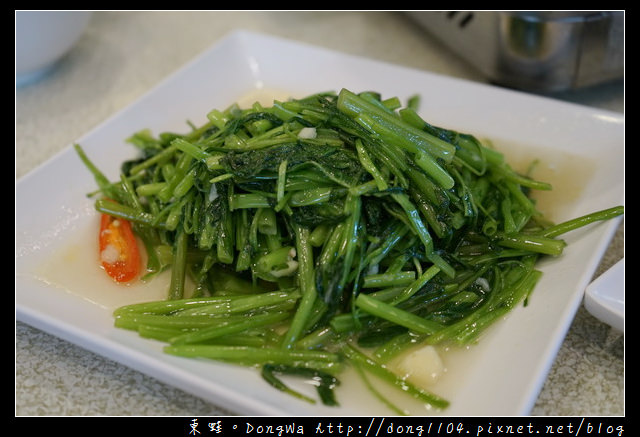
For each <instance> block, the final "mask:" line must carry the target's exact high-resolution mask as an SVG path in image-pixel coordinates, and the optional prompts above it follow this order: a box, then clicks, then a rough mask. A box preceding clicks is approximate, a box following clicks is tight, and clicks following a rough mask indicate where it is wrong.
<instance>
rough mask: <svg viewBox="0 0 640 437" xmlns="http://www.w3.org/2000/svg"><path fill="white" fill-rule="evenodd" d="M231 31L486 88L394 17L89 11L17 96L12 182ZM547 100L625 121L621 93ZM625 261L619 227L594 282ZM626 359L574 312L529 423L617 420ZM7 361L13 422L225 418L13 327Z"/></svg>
mask: <svg viewBox="0 0 640 437" xmlns="http://www.w3.org/2000/svg"><path fill="white" fill-rule="evenodd" d="M234 29H246V30H254V31H258V32H264V33H268V34H272V35H276V36H282V37H286V38H291V39H294V40H298V41H302V42H306V43H311V44H314V45H318V46H323V47H327V48H329V49H334V50H338V51H342V52H345V53H349V54H356V55H363V56H367V57H370V58H372V59H376V60H381V61H385V62H391V63H395V64H399V65H404V66H408V67H412V68H419V69H423V70H426V71H432V72H436V73H441V74H447V75H451V76H454V77H460V78H463V79H468V80H473V81H478V82H486V79H485V78H483V77H482V76H481V75H479V74H478V73H477V72H475V71H474V70H473V69H472V68H470V66H468V65H467V64H465V62H464V61H462V60H460V59H458V58H457V57H456V56H455V55H453V54H452V53H450V52H449V51H447V50H446V49H445V48H443V47H442V46H441V45H440V44H439V43H438V42H437V41H435V40H434V39H433V38H431V37H430V36H429V35H428V34H426V33H424V32H423V31H422V30H421V29H419V28H418V27H416V26H415V24H414V23H413V22H412V21H411V20H410V19H408V18H407V17H406V16H405V15H404V14H402V13H399V12H382V11H380V12H364V11H351V12H342V11H320V12H308V11H301V12H287V11H261V12H257V11H256V12H251V11H248V12H247V11H237V12H234V11H198V12H117V11H112V12H95V13H94V14H93V16H92V19H91V21H90V23H89V26H88V28H87V29H86V32H85V33H84V35H83V36H82V38H81V40H80V41H79V43H78V44H77V45H76V46H75V47H74V48H73V50H72V51H71V52H70V53H69V54H68V55H67V56H66V57H65V58H64V59H63V60H62V61H61V62H60V63H59V65H57V66H56V68H55V69H54V70H52V71H51V72H50V73H49V75H48V76H46V77H44V78H43V79H42V80H40V81H39V82H37V83H33V84H30V85H28V86H24V87H20V88H17V89H16V150H15V152H16V167H15V168H16V179H18V178H20V177H21V176H23V175H25V174H26V173H27V172H28V171H29V170H31V169H33V168H35V167H37V166H38V165H39V164H41V163H43V162H45V161H46V160H47V159H49V158H50V157H51V156H52V155H54V154H55V153H57V152H58V151H60V150H61V149H62V148H64V147H66V146H67V145H68V144H70V143H71V142H73V141H74V140H75V139H77V138H78V137H80V136H81V135H83V134H85V133H86V132H87V131H89V130H90V129H91V128H93V127H95V126H96V125H98V124H99V123H100V122H101V121H103V120H105V119H106V118H108V117H109V116H110V115H112V114H113V113H115V112H117V111H118V110H120V109H122V108H124V107H125V106H127V105H128V104H130V103H132V102H134V101H135V100H136V99H137V98H138V97H140V96H141V95H142V94H143V93H145V92H146V91H148V90H149V89H150V88H152V87H153V86H154V85H156V84H157V83H158V82H159V81H160V80H161V79H163V78H164V77H165V76H167V75H168V74H170V73H172V72H173V71H174V70H176V69H177V68H178V67H180V66H181V65H183V64H185V63H186V62H188V61H189V60H190V59H192V58H193V57H194V56H196V55H197V54H199V53H200V52H202V51H203V50H204V49H206V48H208V47H209V46H210V45H211V44H213V43H215V42H216V41H217V40H219V39H220V38H222V37H224V36H225V35H226V34H227V33H228V32H230V31H232V30H234ZM552 97H553V98H557V99H561V100H564V101H571V102H575V103H579V104H584V105H588V106H593V107H596V108H602V109H607V110H612V111H617V112H620V113H623V112H624V87H623V84H621V83H613V84H607V85H603V86H598V87H595V88H592V89H587V90H581V91H576V92H564V93H560V94H554V95H553V96H552ZM623 256H624V230H623V225H621V226H620V228H619V230H618V232H617V233H616V235H615V237H614V239H613V241H612V243H611V245H610V247H609V249H608V250H607V252H606V254H605V256H604V258H603V260H602V263H601V265H600V267H599V268H598V270H597V271H596V273H595V276H598V275H600V274H601V273H602V272H603V271H604V270H606V269H607V268H608V267H610V266H612V265H613V264H614V263H615V262H616V261H617V260H619V259H620V258H622V257H623ZM16 292H19V290H16ZM624 350H625V347H624V334H623V333H621V332H619V331H616V330H615V329H613V328H610V327H609V326H608V325H606V324H604V323H602V322H600V321H599V320H597V319H596V318H594V317H593V316H592V315H591V314H590V313H588V312H587V311H586V310H585V309H584V307H581V308H580V309H579V310H578V312H577V314H576V317H575V319H574V321H573V323H572V325H571V327H570V329H569V331H568V334H567V337H566V339H565V341H564V343H563V344H562V347H561V348H560V350H559V353H558V355H557V358H556V360H555V363H554V365H553V366H552V368H551V370H550V372H549V374H548V378H547V380H546V382H545V384H544V386H543V388H542V390H541V392H540V395H539V397H538V400H537V402H536V404H535V406H534V408H533V410H532V412H531V414H532V415H561V416H565V415H566V416H574V415H575V416H584V415H587V416H598V415H605V416H607V415H612V416H616V415H617V416H619V415H624V412H625V410H624V407H625V402H624V388H625V372H624V370H625V368H624V358H625V356H624ZM15 351H16V354H15V358H16V372H15V413H16V415H17V416H85V415H96V416H103V415H106V416H130V415H134V416H146V415H152V416H158V415H184V416H203V415H214V416H215V415H226V414H231V413H230V412H227V411H225V409H224V406H220V405H213V404H211V403H208V402H205V401H203V400H201V399H199V398H196V397H194V396H192V395H190V394H188V393H184V392H182V391H180V390H178V389H176V388H174V387H170V386H168V385H166V384H164V383H162V382H159V381H157V380H155V379H153V378H151V377H149V376H146V375H144V374H142V373H139V372H137V371H135V370H132V369H130V368H127V367H125V366H123V365H121V364H119V363H116V362H114V361H111V360H109V359H107V358H104V357H101V356H98V355H95V354H93V353H91V352H88V351H87V350H85V349H82V348H80V347H78V346H76V345H74V344H71V343H68V342H66V341H64V340H61V339H59V338H57V337H55V336H52V335H50V334H48V333H45V332H42V331H40V330H38V329H35V328H33V327H31V326H28V325H26V324H23V323H21V322H16V349H15Z"/></svg>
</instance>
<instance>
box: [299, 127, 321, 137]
mask: <svg viewBox="0 0 640 437" xmlns="http://www.w3.org/2000/svg"><path fill="white" fill-rule="evenodd" d="M316 136H317V132H316V128H315V127H303V128H302V129H300V132H298V138H307V139H310V138H315V137H316Z"/></svg>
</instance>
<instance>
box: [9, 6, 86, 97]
mask: <svg viewBox="0 0 640 437" xmlns="http://www.w3.org/2000/svg"><path fill="white" fill-rule="evenodd" d="M90 17H91V12H88V11H16V13H15V20H16V23H15V24H16V86H20V85H24V84H26V83H29V82H32V81H34V80H36V79H38V78H40V77H42V76H43V75H44V74H45V73H46V72H48V71H49V69H50V68H51V67H52V66H53V65H54V64H55V63H56V61H58V60H59V59H60V58H62V56H64V55H65V54H66V53H67V52H68V51H69V50H70V49H71V48H72V47H73V46H74V45H75V43H76V42H77V41H78V39H79V38H80V36H81V35H82V33H83V32H84V30H85V28H86V26H87V23H88V22H89V18H90Z"/></svg>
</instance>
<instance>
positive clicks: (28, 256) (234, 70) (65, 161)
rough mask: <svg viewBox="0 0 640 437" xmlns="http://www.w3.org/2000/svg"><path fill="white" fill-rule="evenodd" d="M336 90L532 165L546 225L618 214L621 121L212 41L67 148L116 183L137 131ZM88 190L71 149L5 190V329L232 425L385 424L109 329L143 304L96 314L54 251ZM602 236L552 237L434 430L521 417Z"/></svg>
mask: <svg viewBox="0 0 640 437" xmlns="http://www.w3.org/2000/svg"><path fill="white" fill-rule="evenodd" d="M343 87H344V88H348V89H350V90H352V91H355V92H359V91H364V90H374V91H378V92H380V93H382V95H383V97H392V96H398V97H399V98H401V99H402V100H403V101H406V99H407V98H408V97H409V96H411V95H414V94H419V95H420V96H421V97H422V102H423V103H422V107H421V110H420V112H421V115H422V116H423V117H424V118H425V119H426V120H427V121H429V122H431V123H432V124H435V125H439V126H442V127H449V128H453V129H457V130H459V131H462V132H466V133H472V134H475V135H476V136H478V137H480V138H482V139H485V138H487V139H491V140H492V141H494V142H495V144H496V145H497V146H498V147H499V148H504V147H506V146H507V145H508V146H509V148H506V149H504V151H505V152H506V154H507V156H509V157H510V159H513V160H514V162H515V161H521V162H522V159H523V157H525V158H532V157H537V158H540V164H539V168H540V169H541V172H542V170H544V169H546V170H545V171H546V173H544V178H545V179H547V181H548V182H551V183H552V184H554V193H555V195H556V196H557V197H556V198H555V199H551V200H549V201H548V202H549V205H553V208H552V209H551V211H549V212H550V213H551V218H552V219H553V220H555V221H561V220H564V219H568V218H572V217H577V216H580V215H583V214H586V213H589V212H592V211H595V210H598V209H604V208H608V207H611V206H615V205H619V204H623V201H624V118H623V116H622V115H621V114H617V113H611V112H606V111H599V110H594V109H592V108H586V107H582V106H577V105H573V104H566V103H562V102H558V101H555V100H550V99H545V98H539V97H535V96H531V95H528V94H524V93H519V92H514V91H510V90H505V89H501V88H497V87H492V86H487V85H481V84H477V83H470V82H466V81H462V80H457V79H453V78H449V77H441V76H438V75H434V74H430V73H427V72H424V71H417V70H412V69H408V68H403V67H399V66H394V65H388V64H384V63H380V62H375V61H372V60H368V59H362V58H358V57H354V56H347V55H344V54H341V53H336V52H332V51H328V50H325V49H321V48H316V47H311V46H307V45H302V44H299V43H296V42H291V41H287V40H283V39H279V38H275V37H271V36H265V35H257V34H253V33H248V32H243V31H241V32H236V33H233V34H231V35H229V36H228V37H226V38H225V39H223V40H222V41H220V42H219V43H218V44H216V45H215V46H214V47H212V48H211V49H209V50H208V51H206V52H205V53H203V54H202V55H201V56H199V57H198V58H196V59H195V60H194V61H192V62H191V63H189V64H188V65H186V66H185V67H184V68H182V69H180V70H179V71H177V72H176V73H175V74H173V75H172V76H170V77H169V78H168V79H166V80H165V81H163V82H162V83H161V84H159V85H158V86H157V87H155V88H154V89H153V90H151V91H150V92H149V93H147V94H146V95H145V96H143V97H142V98H141V99H140V100H138V101H137V102H135V103H134V104H133V105H131V106H130V107H128V108H126V109H125V110H123V111H121V112H119V113H118V114H116V115H115V116H113V117H112V118H110V119H109V120H107V121H105V122H104V123H103V124H102V125H100V126H98V127H97V128H96V129H95V130H93V131H92V132H89V133H88V134H86V135H85V136H84V137H82V138H80V139H78V141H77V142H78V143H79V144H81V145H82V146H83V148H84V149H85V151H86V152H87V154H88V155H89V156H90V158H91V159H92V160H93V161H94V162H95V163H97V165H98V166H99V167H100V168H101V170H103V171H104V172H105V173H107V175H108V176H109V177H111V178H113V179H116V178H117V177H118V169H119V165H120V163H121V162H122V161H123V160H125V159H130V158H132V157H134V156H135V153H136V151H135V149H134V148H133V147H132V146H131V145H129V144H126V143H125V141H124V140H125V139H126V138H127V137H128V136H130V135H131V134H132V133H134V132H135V131H138V130H140V129H142V128H149V129H151V130H152V131H153V132H154V133H159V132H162V131H181V132H184V131H186V130H187V125H186V121H187V120H190V121H192V122H194V123H195V124H199V123H203V122H204V120H205V116H206V114H207V112H208V111H210V110H211V109H213V108H219V109H222V108H225V107H227V106H228V105H229V104H231V103H232V102H234V101H237V100H238V99H240V98H241V97H243V96H247V94H251V93H254V94H251V95H252V96H253V97H255V96H257V95H258V94H260V93H262V94H267V95H269V94H270V93H271V92H272V90H278V92H282V91H283V90H286V92H287V93H289V94H290V95H291V96H294V97H301V96H303V95H307V94H311V93H315V92H320V91H327V90H334V91H339V90H340V89H341V88H343ZM255 93H258V94H255ZM275 97H277V98H281V97H282V96H281V95H277V96H275ZM541 175H542V173H541ZM95 188H96V186H95V182H94V181H93V179H92V177H91V175H90V174H89V173H88V171H87V170H86V169H85V168H84V166H83V164H82V163H81V162H80V160H79V159H78V157H77V156H76V154H75V152H74V151H73V149H72V148H71V147H69V148H67V149H65V150H64V151H63V152H61V153H60V154H59V155H57V156H56V157H54V158H53V159H52V160H50V161H49V162H47V163H46V164H45V165H43V166H41V167H39V168H37V169H35V170H34V171H32V172H31V173H29V174H28V175H26V176H25V177H23V178H22V179H20V180H19V181H18V182H17V184H16V295H15V298H16V317H17V319H18V320H20V321H23V322H26V323H28V324H30V325H33V326H35V327H37V328H39V329H42V330H44V331H47V332H49V333H51V334H53V335H56V336H59V337H61V338H63V339H66V340H68V341H71V342H73V343H76V344H78V345H80V346H82V347H85V348H87V349H89V350H91V351H93V352H96V353H98V354H102V355H104V356H106V357H108V358H111V359H113V360H116V361H119V362H121V363H123V364H125V365H128V366H130V367H132V368H135V369H137V370H139V371H142V372H144V373H147V374H149V375H151V376H153V377H156V378H158V379H160V380H162V381H164V382H166V383H168V384H171V385H175V386H177V387H180V388H181V389H183V390H186V391H188V392H190V393H192V394H194V395H196V396H200V397H202V398H204V399H206V400H208V401H210V402H213V403H215V404H218V405H222V406H224V407H225V408H228V409H230V410H232V411H235V412H237V413H238V414H242V415H287V416H295V415H317V416H322V415H329V416H331V415H364V416H370V415H388V414H391V412H390V411H389V410H387V409H386V408H385V407H384V406H383V405H381V404H380V403H379V402H378V401H376V400H375V399H374V398H373V397H372V396H371V395H370V394H369V393H368V392H367V391H366V390H365V389H364V388H363V386H361V385H360V384H359V383H357V382H356V378H349V380H347V379H348V378H344V379H345V381H343V385H342V386H341V387H340V388H339V389H338V393H337V395H338V399H339V400H340V401H341V404H342V406H341V407H339V408H329V407H323V406H321V405H309V404H307V403H304V402H301V401H298V400H296V399H293V398H291V397H290V396H288V395H286V394H282V393H280V392H278V391H277V390H275V389H273V388H271V387H270V386H268V385H267V384H266V383H265V382H263V381H262V379H261V378H260V376H259V375H258V372H256V371H254V370H252V369H245V368H240V367H234V366H228V365H224V364H220V363H216V362H209V361H200V360H193V359H185V358H180V357H174V356H168V355H166V354H164V353H163V352H162V344H161V343H158V342H155V341H151V340H144V339H141V338H139V337H138V336H137V335H136V334H135V333H133V332H129V331H125V330H120V329H116V328H114V327H113V318H112V310H113V309H114V307H115V306H116V305H119V304H124V303H129V302H131V301H136V300H143V299H145V298H148V297H149V295H144V294H140V295H136V294H135V293H133V292H132V293H131V294H127V293H128V291H127V290H124V291H122V290H118V291H117V292H114V293H113V295H112V299H111V300H109V301H101V300H100V299H96V298H94V297H92V296H96V295H95V294H91V293H92V292H93V291H94V290H96V289H99V288H100V287H101V286H102V285H101V284H100V281H101V280H100V279H98V278H97V277H94V276H91V275H81V274H76V273H77V272H78V271H81V270H83V268H84V264H83V263H85V264H86V262H87V260H86V259H84V258H86V257H83V256H78V254H77V253H76V254H75V255H74V252H73V250H71V249H69V247H70V246H74V245H78V244H80V245H82V244H85V245H88V243H86V240H83V238H85V237H86V236H87V235H91V234H90V232H89V233H88V231H87V230H88V229H91V226H92V225H93V224H94V223H95V213H94V210H93V200H91V199H89V198H88V197H87V196H86V194H87V193H89V192H91V191H93V190H94V189H95ZM542 205H544V202H543V201H542V200H541V207H542ZM617 223H618V220H617V219H616V220H612V221H610V222H606V223H598V224H593V225H591V226H589V227H587V228H584V229H581V230H578V231H575V232H573V233H571V234H568V235H566V237H565V240H566V241H567V242H568V247H567V248H566V250H565V252H564V254H563V255H562V256H561V257H560V258H559V259H554V260H546V261H545V262H543V263H542V264H541V266H540V268H541V269H542V270H543V272H544V275H543V278H542V280H541V282H540V283H539V285H538V287H537V288H536V290H535V292H534V294H533V296H532V297H531V299H530V303H529V306H527V307H526V308H525V307H520V308H517V309H516V310H515V311H513V312H512V313H511V314H510V315H509V316H508V317H507V318H506V319H505V320H502V321H500V323H498V324H497V325H496V326H494V327H493V328H492V330H491V332H489V333H488V334H487V335H486V336H485V337H484V338H483V339H482V340H481V342H480V344H479V345H478V346H477V347H473V348H471V349H470V350H468V351H465V352H464V353H465V354H466V357H465V360H464V361H465V362H467V364H466V365H465V366H460V367H459V366H458V365H457V364H455V363H452V364H450V365H449V366H448V367H449V371H448V374H447V377H448V378H449V379H453V380H455V381H457V383H456V384H449V385H446V384H445V385H443V387H442V389H441V390H442V391H441V392H439V394H441V395H442V396H444V397H446V398H448V399H449V400H450V401H451V407H450V408H449V409H448V410H446V411H444V414H445V415H456V416H457V415H460V416H468V415H526V414H528V413H529V412H530V409H531V407H532V406H533V403H534V401H535V399H536V397H537V395H538V392H539V390H540V388H541V386H542V383H543V382H544V380H545V377H546V374H547V372H548V370H549V367H550V365H551V364H552V362H553V359H554V358H555V355H556V353H557V350H558V348H559V346H560V345H561V343H562V341H563V339H564V337H565V334H566V331H567V329H568V327H569V325H570V323H571V321H572V319H573V316H574V314H575V311H576V310H577V308H578V306H579V305H580V304H581V302H582V297H583V292H584V289H585V287H586V286H587V284H588V282H589V281H590V279H591V275H592V274H593V272H594V270H595V268H596V266H597V264H598V262H599V260H600V258H601V256H602V254H603V252H604V250H605V248H606V246H607V244H608V242H609V241H610V239H611V237H612V235H613V233H614V231H615V228H616V225H617ZM83 241H84V242H83ZM80 253H81V252H80ZM89 258H90V257H89ZM52 260H54V261H52ZM51 262H54V265H62V264H64V265H66V266H67V267H68V270H67V271H72V272H73V273H72V274H69V275H66V276H65V275H61V277H60V278H58V279H51V278H48V277H47V275H46V273H43V272H46V271H49V272H51V271H52V269H51V268H49V270H47V268H46V266H47V265H48V263H49V264H50V263H51ZM55 263H58V264H55ZM69 267H70V268H69ZM351 379H353V380H351ZM407 408H411V409H412V410H411V412H412V413H413V414H420V415H422V414H424V415H427V414H432V413H433V412H430V411H428V410H425V409H424V408H423V407H417V408H416V407H415V406H413V405H409V406H407ZM437 413H438V414H442V412H437Z"/></svg>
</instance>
